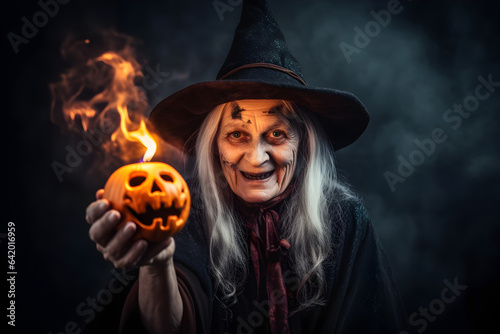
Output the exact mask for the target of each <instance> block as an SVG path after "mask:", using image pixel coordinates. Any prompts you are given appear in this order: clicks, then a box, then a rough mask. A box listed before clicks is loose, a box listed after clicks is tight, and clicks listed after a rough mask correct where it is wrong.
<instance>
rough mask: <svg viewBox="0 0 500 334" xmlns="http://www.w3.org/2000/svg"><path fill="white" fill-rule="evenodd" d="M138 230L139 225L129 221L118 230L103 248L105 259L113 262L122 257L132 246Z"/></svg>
mask: <svg viewBox="0 0 500 334" xmlns="http://www.w3.org/2000/svg"><path fill="white" fill-rule="evenodd" d="M136 230H137V225H135V224H134V223H132V222H128V223H126V224H125V225H124V226H123V227H121V228H120V229H119V230H118V231H116V233H115V235H114V236H113V238H111V239H110V240H109V241H108V243H107V244H106V245H105V247H104V249H103V252H102V254H103V256H104V259H105V260H108V261H112V262H114V261H117V260H119V259H121V258H122V257H123V255H124V254H125V253H126V252H127V251H128V249H129V248H130V245H131V244H132V239H133V237H134V234H135V231H136Z"/></svg>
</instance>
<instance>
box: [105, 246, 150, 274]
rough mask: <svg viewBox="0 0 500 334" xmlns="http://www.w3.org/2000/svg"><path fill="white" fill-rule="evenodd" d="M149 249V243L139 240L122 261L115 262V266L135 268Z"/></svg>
mask: <svg viewBox="0 0 500 334" xmlns="http://www.w3.org/2000/svg"><path fill="white" fill-rule="evenodd" d="M147 249H148V243H147V241H146V240H142V239H141V240H137V241H135V242H134V243H133V244H132V246H131V247H130V248H129V250H128V251H127V252H126V253H125V255H123V256H122V257H121V258H120V259H118V260H116V261H113V265H114V266H115V267H116V268H130V267H135V266H137V265H138V264H139V262H140V260H141V259H142V257H143V256H144V254H145V253H146V250H147Z"/></svg>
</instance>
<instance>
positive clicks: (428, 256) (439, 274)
mask: <svg viewBox="0 0 500 334" xmlns="http://www.w3.org/2000/svg"><path fill="white" fill-rule="evenodd" d="M223 2H224V3H227V2H226V1H223ZM235 2H236V3H237V1H235ZM233 3H234V2H233ZM387 3H388V1H377V2H373V1H356V2H354V1H351V2H348V1H307V2H306V1H298V0H294V1H286V2H285V1H283V2H278V1H276V0H275V1H271V2H270V6H271V8H272V10H273V13H274V15H275V17H276V19H277V21H278V23H279V24H280V26H281V28H282V30H283V32H284V34H285V36H286V39H287V42H288V44H289V47H290V49H291V50H292V52H293V53H294V55H295V56H296V57H297V59H298V60H299V62H301V64H302V67H303V72H304V74H305V77H306V80H307V81H308V84H309V85H312V86H321V87H331V88H338V89H342V90H347V91H351V92H353V93H355V94H356V95H357V96H358V97H359V98H360V99H361V100H362V101H363V102H364V103H365V105H366V106H367V107H368V109H369V111H370V113H371V117H372V120H371V123H370V125H369V127H368V129H367V131H366V132H365V134H364V135H363V136H362V137H361V138H360V139H359V140H358V141H357V142H356V143H355V144H354V145H352V146H350V147H348V148H346V149H344V150H342V151H340V152H339V153H338V155H337V158H338V164H339V169H340V170H341V171H342V173H343V175H344V176H345V177H346V178H347V180H348V181H349V182H350V183H351V184H352V186H353V188H354V190H355V191H357V192H358V194H359V195H360V196H361V197H362V199H363V201H364V203H365V205H366V207H367V209H368V211H369V212H370V213H371V216H372V220H373V224H374V226H375V228H376V230H377V232H378V235H379V237H380V239H381V241H382V243H383V245H384V248H385V251H386V253H387V256H388V258H389V260H390V262H391V264H392V269H393V272H394V276H395V279H396V281H397V283H398V285H399V287H400V290H401V294H402V297H403V300H404V303H405V306H406V308H407V313H408V315H411V314H412V313H413V312H418V311H419V308H421V307H422V308H428V307H429V305H430V304H432V305H434V307H436V306H439V305H438V304H439V303H438V302H436V301H435V299H438V300H439V299H440V298H441V292H442V290H443V289H444V288H445V286H446V285H445V283H444V280H448V281H450V282H454V280H457V282H458V283H459V284H460V285H466V286H467V288H466V289H465V291H463V292H462V293H461V294H460V295H459V296H458V297H457V298H456V300H455V301H454V302H452V303H449V304H445V309H444V311H442V312H439V314H438V315H437V316H436V317H435V318H432V321H428V322H427V324H426V325H427V326H426V328H425V330H424V328H423V325H419V326H416V327H414V328H415V329H417V330H421V331H422V332H425V333H474V332H476V333H477V332H481V331H486V330H485V328H487V327H488V326H489V325H491V326H493V327H492V328H493V329H494V328H496V323H495V320H494V319H495V318H496V317H497V315H498V313H499V312H500V309H499V307H498V301H499V298H500V271H499V269H498V265H499V259H500V247H499V246H498V239H499V237H500V226H499V218H498V217H499V205H498V199H499V196H498V195H497V191H498V185H499V176H498V174H499V173H498V167H499V161H500V157H499V155H498V153H499V148H498V147H499V145H498V143H499V142H500V141H499V137H500V132H499V130H500V129H499V117H498V115H497V113H498V112H499V102H500V87H498V88H496V90H495V92H493V93H491V95H490V97H489V98H488V99H486V100H484V101H481V102H480V104H479V106H478V108H477V110H475V111H473V112H471V114H470V116H469V117H468V118H463V119H462V123H461V125H460V126H459V127H458V128H457V129H453V128H452V127H451V125H453V123H449V122H445V121H444V120H443V115H444V113H445V112H446V110H447V109H449V108H452V106H453V104H455V103H457V104H461V103H462V102H463V101H464V99H465V98H466V97H468V96H470V95H473V94H474V90H475V88H476V86H477V85H478V84H479V83H480V82H479V81H478V77H479V76H483V77H484V78H488V75H490V74H491V75H492V79H493V81H497V82H498V81H500V63H499V60H500V47H499V43H498V36H499V33H500V23H499V22H500V21H499V20H498V15H499V14H500V5H498V4H495V3H493V2H472V1H470V2H467V1H463V2H458V1H448V2H445V1H432V2H431V1H428V2H419V1H412V2H409V1H401V6H402V7H403V10H402V11H401V12H400V13H399V14H397V15H393V16H392V18H391V22H390V23H389V24H388V25H387V26H386V27H383V28H381V29H380V32H379V33H378V34H377V35H376V36H374V37H372V38H371V41H370V43H369V44H368V45H367V46H366V47H364V48H362V49H361V50H360V52H359V53H358V54H353V55H352V59H351V62H350V63H348V62H347V61H346V58H344V56H343V55H342V52H341V50H340V47H339V44H340V43H341V42H345V43H349V44H351V45H354V37H355V34H356V33H355V31H354V30H353V28H354V27H355V26H358V27H360V28H361V29H364V27H365V25H366V24H367V23H368V22H369V21H372V20H373V17H372V16H371V14H370V11H371V10H374V11H376V12H378V11H380V10H382V9H386V8H387ZM285 4H286V5H285ZM283 5H284V6H283ZM282 6H283V7H282ZM231 7H234V10H233V11H226V12H225V13H223V17H222V20H221V18H220V17H219V16H218V14H217V12H216V10H215V9H214V7H213V4H212V1H140V2H139V1H124V2H106V1H78V0H73V1H70V2H69V3H68V4H65V5H60V6H59V10H58V13H57V14H56V15H54V17H51V18H49V20H48V23H47V24H46V25H45V26H43V27H40V28H39V31H38V33H37V35H36V36H34V37H33V38H30V39H29V42H28V43H27V44H25V45H24V44H22V45H20V46H19V52H18V53H17V54H16V53H15V52H14V51H13V48H12V46H11V44H10V42H9V41H8V39H7V33H9V32H14V33H16V34H21V28H22V25H23V22H22V20H21V19H22V17H23V16H26V17H27V18H28V19H29V20H30V21H32V19H31V18H32V16H33V14H35V13H36V12H37V11H40V10H41V7H40V5H39V4H37V2H35V1H31V2H27V1H26V2H22V1H20V2H10V4H9V5H8V7H7V5H6V4H4V5H3V8H2V10H1V17H2V19H1V22H2V36H3V37H2V38H3V40H2V59H3V64H4V66H3V68H2V72H3V73H4V75H3V76H2V79H3V84H2V86H3V89H2V92H3V94H2V101H3V103H4V107H3V108H2V109H3V110H2V116H3V120H2V122H1V124H2V125H3V127H4V128H6V130H7V131H2V133H3V134H4V135H5V138H4V140H3V141H2V143H3V145H2V148H3V154H2V162H3V165H4V167H3V168H2V171H3V173H4V175H3V177H2V180H3V183H5V182H6V183H7V189H6V191H7V193H6V194H5V195H4V196H5V197H6V198H7V201H6V202H4V204H3V205H2V210H1V211H2V226H4V227H2V230H1V231H0V233H1V234H0V237H1V239H0V241H1V245H2V249H3V251H5V254H6V239H5V233H6V227H5V225H6V223H7V222H8V221H13V222H15V224H16V269H17V272H18V274H17V281H16V316H17V318H16V325H17V328H18V329H19V330H23V331H26V332H28V333H49V332H52V333H54V334H55V333H59V332H62V331H64V328H65V326H66V324H67V323H68V322H70V321H74V322H75V323H77V325H78V326H83V325H84V324H85V321H84V320H85V318H84V317H82V316H80V315H78V314H77V313H76V309H77V306H78V305H79V304H80V303H82V302H85V301H86V299H87V297H91V298H92V297H95V296H96V295H97V293H98V291H99V290H101V289H102V288H104V287H105V285H106V282H107V281H108V279H109V278H110V277H111V276H110V275H111V274H110V273H111V270H112V266H111V265H110V264H109V263H106V262H105V261H104V260H103V259H102V257H101V255H100V254H99V253H98V252H97V251H96V250H95V246H94V244H93V242H91V241H90V239H89V238H88V235H87V231H88V225H87V224H86V222H85V220H84V211H85V207H86V206H87V205H88V203H90V202H91V201H92V200H93V199H94V193H95V191H96V189H99V188H100V187H102V186H103V184H104V182H105V180H106V178H107V176H109V174H110V172H111V170H107V169H103V170H101V171H96V170H95V169H92V167H93V162H94V160H95V159H97V156H98V150H97V149H96V154H92V155H89V156H87V157H84V159H83V161H82V163H81V164H79V165H78V166H77V167H76V168H75V169H74V171H73V172H71V173H66V174H64V176H63V181H62V182H59V181H58V179H57V177H56V175H55V173H54V170H53V169H52V166H51V164H52V163H53V162H54V161H59V162H62V163H64V159H65V157H66V154H67V151H66V150H65V147H66V146H67V145H70V146H73V147H74V145H76V143H78V141H80V140H81V139H82V138H81V137H79V136H78V135H74V134H71V133H67V132H62V131H61V129H60V127H58V126H57V125H55V124H53V123H52V122H51V121H50V104H51V96H50V91H49V88H48V87H49V86H48V85H49V83H50V82H54V81H57V80H58V77H59V74H60V73H62V72H63V71H64V70H65V69H66V68H67V67H68V66H70V65H71V64H69V63H67V62H65V61H64V60H63V59H62V57H61V55H60V51H59V50H60V47H61V44H62V42H63V41H64V39H65V38H66V36H67V35H68V34H70V33H71V34H73V35H75V36H76V37H77V38H83V39H85V38H87V37H86V36H90V35H92V34H95V32H96V31H99V30H103V29H110V28H112V29H114V30H116V31H118V32H120V33H124V34H127V35H131V36H133V37H135V38H137V39H138V40H140V41H142V42H141V43H140V45H139V52H140V54H141V57H142V58H141V59H142V61H143V64H144V65H149V66H150V67H151V68H155V67H156V66H157V65H158V66H160V69H161V70H162V71H165V72H169V73H171V76H170V77H169V78H170V80H165V81H164V82H162V83H161V84H160V85H159V86H158V87H157V88H156V89H154V90H151V91H149V92H148V97H149V99H150V105H152V106H154V105H155V104H156V103H157V102H159V101H160V100H161V99H162V98H164V97H166V96H168V95H169V94H171V93H173V92H175V91H177V90H179V89H181V88H183V87H185V86H187V85H189V84H192V83H196V82H200V81H205V80H212V79H214V78H215V75H216V74H217V72H218V70H219V68H220V66H221V65H222V63H223V61H224V59H225V56H226V53H227V51H228V50H229V46H230V43H231V40H232V36H233V32H234V28H235V26H236V24H237V22H238V19H239V15H240V8H241V5H234V6H231ZM436 128H441V129H443V130H444V131H445V133H446V135H447V140H446V141H445V142H444V143H442V144H436V148H435V151H434V152H433V153H432V154H431V155H429V156H428V157H426V158H425V161H424V162H423V163H422V164H421V165H420V166H417V167H415V171H414V172H413V173H412V174H411V175H410V176H408V177H407V178H406V180H405V182H404V183H397V184H396V186H395V191H391V189H390V187H389V185H388V183H387V181H386V179H385V177H384V173H385V172H386V171H390V172H392V173H396V174H397V169H398V165H399V163H400V162H399V160H398V157H399V156H402V157H403V158H404V159H408V158H409V157H410V155H411V154H415V153H412V152H414V151H415V150H416V149H417V148H418V147H417V146H416V144H415V142H414V141H415V140H419V141H424V140H426V139H427V138H431V133H432V131H433V130H434V129H436ZM5 197H4V198H5ZM4 224H5V225H4ZM179 246H180V247H182V246H181V245H179ZM179 246H178V247H179ZM2 294H4V292H2ZM5 294H6V292H5ZM4 312H5V311H4ZM418 319H422V317H421V316H418ZM6 321H7V320H6V318H5V317H4V316H2V322H6ZM360 321H362V320H360Z"/></svg>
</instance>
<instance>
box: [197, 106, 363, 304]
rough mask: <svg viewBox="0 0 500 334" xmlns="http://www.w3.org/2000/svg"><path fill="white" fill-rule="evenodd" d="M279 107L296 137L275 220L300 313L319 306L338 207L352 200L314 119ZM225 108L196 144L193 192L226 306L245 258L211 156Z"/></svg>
mask: <svg viewBox="0 0 500 334" xmlns="http://www.w3.org/2000/svg"><path fill="white" fill-rule="evenodd" d="M282 102H283V105H284V108H283V113H284V114H285V115H286V117H287V118H288V119H290V121H291V122H292V124H293V125H295V126H296V127H298V129H299V133H300V138H299V140H300V146H299V152H298V157H297V159H298V161H297V169H296V173H295V176H294V178H295V181H294V182H295V188H294V191H293V192H292V194H291V195H290V199H289V201H288V209H287V210H284V211H285V212H284V213H282V215H281V219H282V222H283V224H282V226H284V229H285V230H284V236H283V237H284V238H285V239H286V240H287V241H288V242H289V243H290V245H291V247H290V250H289V253H288V254H289V257H290V260H289V261H290V262H289V263H290V264H291V270H292V274H291V276H292V277H293V278H294V279H296V282H297V285H296V288H297V291H296V296H297V300H298V302H299V304H300V307H299V309H298V310H301V309H305V308H308V307H311V306H314V305H321V304H323V303H324V301H323V300H322V296H323V293H324V291H325V288H326V278H325V272H324V265H325V264H326V262H327V261H330V260H332V259H333V257H334V256H335V251H336V247H337V246H338V245H336V243H335V242H336V241H338V239H339V237H341V234H342V231H343V223H342V216H343V215H342V206H343V205H342V204H343V202H345V201H347V200H349V199H351V198H354V195H353V194H352V192H351V191H350V190H349V189H348V187H347V186H345V185H344V184H343V183H342V182H340V181H339V180H338V178H337V172H336V168H335V161H334V154H333V149H332V148H331V145H329V143H328V140H327V138H326V136H325V135H324V134H323V132H322V130H321V127H320V126H319V125H318V124H317V122H316V121H315V119H314V117H312V115H311V114H310V112H309V111H307V110H303V109H301V108H299V107H297V106H296V105H294V104H293V103H291V102H289V101H282ZM227 105H230V104H229V103H227V104H222V105H219V106H217V107H215V108H214V109H213V110H212V112H211V113H210V114H209V115H208V116H207V118H206V119H205V121H204V123H203V124H202V126H201V128H200V130H199V133H198V137H197V140H196V173H197V176H198V182H199V189H198V190H197V191H199V192H200V195H201V199H202V201H203V203H202V205H203V210H204V213H205V215H206V217H205V219H206V224H207V226H206V227H207V231H208V237H209V252H210V254H209V259H210V263H209V267H210V270H211V272H212V275H213V276H214V278H215V287H214V288H215V291H216V292H217V294H218V295H219V296H221V297H222V298H221V299H222V300H224V301H226V302H228V301H231V300H232V301H234V300H235V297H236V295H237V292H238V288H239V286H240V285H242V284H243V281H244V279H245V277H246V275H247V263H248V256H249V255H248V254H247V253H248V251H247V240H244V239H245V238H244V231H243V228H244V226H243V223H242V222H240V221H239V220H238V216H237V215H236V214H234V211H233V201H232V196H233V195H232V191H231V188H230V187H229V184H228V183H227V181H226V179H225V177H224V174H223V172H222V169H221V166H220V162H219V156H218V154H217V152H218V150H217V135H218V128H219V124H220V122H221V118H222V115H223V113H224V111H225V108H226V106H227ZM288 276H290V275H288ZM229 303H230V302H229ZM298 310H296V311H298Z"/></svg>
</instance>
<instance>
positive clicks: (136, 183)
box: [128, 175, 146, 187]
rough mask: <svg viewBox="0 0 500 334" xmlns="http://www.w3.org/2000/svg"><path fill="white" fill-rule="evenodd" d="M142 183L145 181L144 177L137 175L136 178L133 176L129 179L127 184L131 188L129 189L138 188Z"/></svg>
mask: <svg viewBox="0 0 500 334" xmlns="http://www.w3.org/2000/svg"><path fill="white" fill-rule="evenodd" d="M144 181H146V177H145V176H143V175H137V176H133V177H131V178H130V180H129V181H128V184H129V185H130V186H131V187H138V186H140V185H141V184H142V183H143V182H144Z"/></svg>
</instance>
